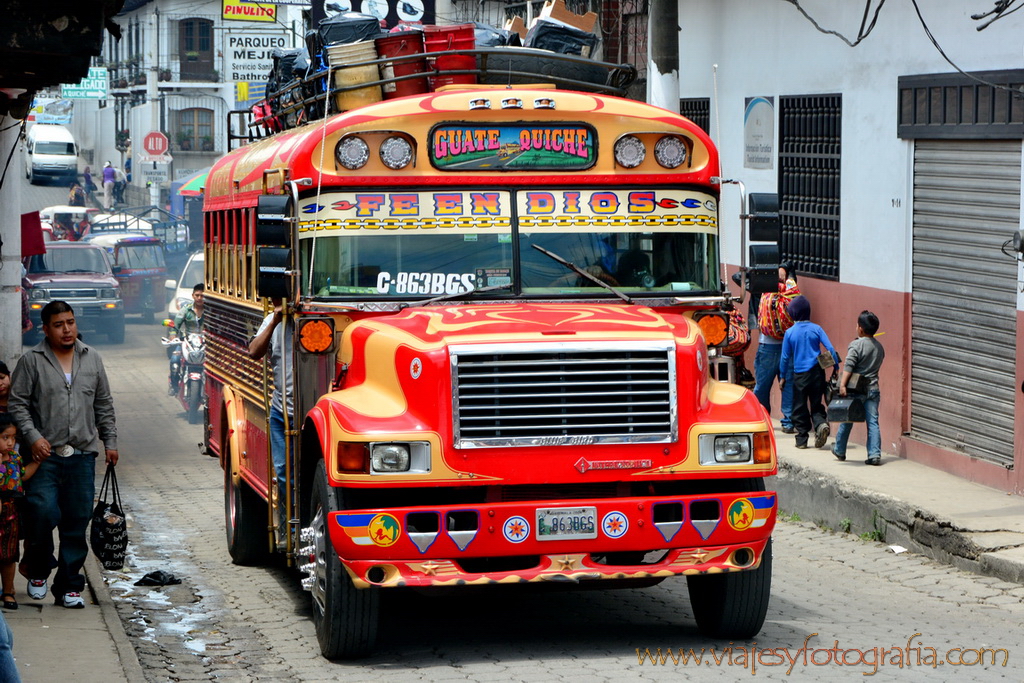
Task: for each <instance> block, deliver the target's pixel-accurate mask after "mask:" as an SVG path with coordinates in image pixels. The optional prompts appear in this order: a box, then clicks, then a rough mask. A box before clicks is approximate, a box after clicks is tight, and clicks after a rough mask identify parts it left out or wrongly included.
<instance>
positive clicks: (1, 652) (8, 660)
mask: <svg viewBox="0 0 1024 683" xmlns="http://www.w3.org/2000/svg"><path fill="white" fill-rule="evenodd" d="M13 647H14V634H13V633H11V627H10V626H8V625H7V621H6V620H5V619H4V615H2V614H0V681H3V682H4V683H20V681H21V676H19V675H18V667H17V666H15V664H14V652H13V650H12V648H13Z"/></svg>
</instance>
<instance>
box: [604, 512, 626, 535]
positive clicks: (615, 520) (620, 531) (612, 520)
mask: <svg viewBox="0 0 1024 683" xmlns="http://www.w3.org/2000/svg"><path fill="white" fill-rule="evenodd" d="M628 529H629V520H627V519H626V515H624V514H622V513H621V512H619V511H617V510H615V511H612V512H609V513H608V514H607V515H605V516H604V519H602V520H601V531H603V532H604V535H605V536H607V537H608V538H621V537H622V536H624V535H625V534H626V531H627V530H628Z"/></svg>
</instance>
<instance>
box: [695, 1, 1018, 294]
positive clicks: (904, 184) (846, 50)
mask: <svg viewBox="0 0 1024 683" xmlns="http://www.w3.org/2000/svg"><path fill="white" fill-rule="evenodd" d="M800 4H801V6H803V7H804V8H805V9H806V10H807V12H808V13H809V14H810V15H811V16H812V17H814V18H815V19H816V20H817V22H818V23H819V24H820V25H821V26H822V27H824V28H826V29H831V30H835V31H838V32H840V33H842V34H843V35H845V36H847V37H849V38H851V39H853V38H855V37H856V34H857V30H858V28H859V27H860V24H861V19H862V16H863V10H864V4H863V3H853V2H841V3H840V2H834V0H801V2H800ZM919 5H920V7H921V9H922V13H923V14H924V19H925V21H926V22H927V23H928V26H929V27H930V28H931V31H932V33H933V35H934V36H935V38H936V40H937V41H938V43H939V44H940V45H941V46H942V47H943V48H944V50H945V51H946V54H947V55H949V57H950V58H951V59H952V60H953V61H954V62H956V63H957V64H958V65H959V66H960V67H961V68H962V69H964V70H965V71H975V70H977V71H980V70H995V69H1013V68H1021V67H1022V66H1024V56H1022V43H1024V38H1022V36H1024V31H1022V28H1024V13H1022V14H1013V15H1009V16H1007V17H1005V18H1003V19H1001V20H999V21H997V22H995V23H994V24H992V25H991V26H989V27H988V28H987V29H985V30H984V31H981V32H979V31H977V30H976V29H977V25H978V22H975V21H973V20H972V19H971V18H970V14H971V13H972V12H978V11H980V10H982V9H985V7H984V6H983V4H982V5H977V4H972V3H964V2H962V1H959V0H941V1H938V0H936V1H933V2H928V3H923V2H921V3H919ZM679 18H680V25H681V26H682V27H683V31H682V34H681V40H680V97H684V98H686V97H711V98H712V113H711V133H712V137H713V138H714V139H715V140H716V142H717V143H718V144H719V146H720V151H721V155H722V165H723V175H725V176H726V177H738V178H740V179H742V180H744V181H745V182H746V185H747V190H748V191H754V192H775V191H776V189H777V186H776V181H777V168H778V157H777V154H778V145H777V144H776V159H775V169H774V170H772V171H754V170H751V169H744V168H743V109H744V98H745V97H752V96H772V97H775V98H776V100H775V104H776V113H777V112H778V97H779V96H780V95H812V94H818V93H821V94H827V93H841V94H842V96H843V100H842V108H843V115H842V167H841V211H842V223H841V239H842V242H841V247H840V272H841V279H842V281H843V282H844V283H851V284H861V285H867V286H871V287H877V288H882V289H888V290H892V291H902V292H906V291H909V282H910V279H909V268H910V266H909V263H910V255H909V251H908V249H909V241H908V240H907V234H908V233H909V231H910V220H911V206H910V204H911V202H910V189H911V176H910V169H911V162H910V159H911V156H912V145H911V144H910V143H909V142H907V141H903V140H900V139H899V138H897V136H896V107H897V79H898V77H899V76H901V75H910V74H924V73H945V72H951V71H954V68H953V67H952V66H950V65H949V64H948V63H947V62H946V61H945V60H944V59H943V58H942V56H941V55H940V54H939V53H938V51H937V50H936V49H935V48H934V47H933V46H932V44H931V43H930V42H929V41H928V38H927V36H926V35H925V33H924V30H923V28H922V26H921V23H920V21H919V20H918V18H917V15H916V13H915V11H914V6H913V4H911V3H909V2H899V3H896V2H890V3H886V4H885V5H884V6H883V7H882V11H881V13H880V14H879V17H878V22H877V24H876V26H875V28H874V30H873V32H872V33H871V34H870V35H869V36H868V37H867V38H866V39H865V40H863V41H862V42H861V43H860V44H859V45H858V46H857V47H853V48H851V47H849V46H847V45H846V44H845V43H844V42H843V41H842V40H840V39H839V38H837V37H835V36H831V35H826V34H823V33H820V32H819V31H817V30H816V29H815V28H814V26H813V25H812V24H811V23H810V22H809V21H808V20H807V19H806V18H805V17H804V16H802V15H801V13H800V12H799V11H798V10H797V8H796V7H794V6H793V5H792V4H790V3H789V2H785V1H784V0H759V1H757V2H750V0H688V1H687V2H682V3H680V5H679ZM714 64H717V65H718V69H717V73H718V77H717V91H718V92H717V98H716V96H715V92H714V90H715V88H714V86H715V83H714V78H713V65H714ZM718 122H720V125H721V130H720V131H719V129H718V128H717V127H716V123H718ZM777 134H778V117H777V116H776V136H777ZM731 191H732V190H731V189H730V188H726V189H725V190H724V192H723V202H722V204H723V212H722V223H723V228H724V234H725V235H726V237H725V239H723V249H724V258H725V260H726V261H727V262H729V263H734V264H735V263H739V260H740V259H739V256H740V255H739V236H738V231H739V225H738V219H737V218H736V216H737V213H738V210H737V209H738V206H737V203H736V202H735V201H733V200H732V199H731V197H730V192H731ZM858 245H859V246H858Z"/></svg>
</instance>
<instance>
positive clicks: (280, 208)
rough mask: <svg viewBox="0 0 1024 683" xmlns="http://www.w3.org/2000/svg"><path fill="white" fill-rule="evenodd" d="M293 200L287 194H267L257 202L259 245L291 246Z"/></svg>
mask: <svg viewBox="0 0 1024 683" xmlns="http://www.w3.org/2000/svg"><path fill="white" fill-rule="evenodd" d="M291 200H292V198H291V197H290V196H288V195H286V194H265V195H262V196H261V197H260V198H259V200H258V201H257V202H256V245H257V246H261V247H269V246H273V247H289V246H291V244H292V235H291V226H292V220H291V215H292V212H291Z"/></svg>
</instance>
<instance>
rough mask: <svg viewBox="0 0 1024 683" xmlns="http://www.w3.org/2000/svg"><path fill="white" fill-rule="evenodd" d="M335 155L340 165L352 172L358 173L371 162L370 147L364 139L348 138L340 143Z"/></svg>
mask: <svg viewBox="0 0 1024 683" xmlns="http://www.w3.org/2000/svg"><path fill="white" fill-rule="evenodd" d="M334 155H335V157H337V159H338V163H339V164H341V165H342V166H344V167H345V168H347V169H348V170H350V171H356V170H358V169H360V168H362V167H363V166H365V165H366V162H367V161H369V160H370V146H369V145H367V144H366V141H365V140H363V139H362V138H357V137H348V138H345V139H344V140H342V141H341V142H339V143H338V146H337V147H336V148H335V150H334Z"/></svg>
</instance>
